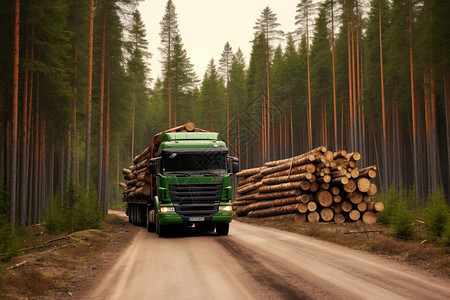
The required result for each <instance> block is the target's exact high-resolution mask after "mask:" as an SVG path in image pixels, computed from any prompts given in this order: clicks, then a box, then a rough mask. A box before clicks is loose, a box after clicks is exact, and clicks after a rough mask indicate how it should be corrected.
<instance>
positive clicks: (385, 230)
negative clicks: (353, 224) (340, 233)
mask: <svg viewBox="0 0 450 300" xmlns="http://www.w3.org/2000/svg"><path fill="white" fill-rule="evenodd" d="M390 231H393V230H392V229H380V230H363V231H347V232H344V234H362V233H370V232H377V233H383V232H390Z"/></svg>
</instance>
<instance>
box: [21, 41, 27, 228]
mask: <svg viewBox="0 0 450 300" xmlns="http://www.w3.org/2000/svg"><path fill="white" fill-rule="evenodd" d="M28 47H29V46H28V45H25V59H28ZM24 73H25V77H24V79H23V94H22V125H21V129H22V133H21V147H20V149H21V155H20V177H19V178H20V194H19V196H20V226H22V227H25V226H26V222H27V208H28V207H27V196H28V195H27V192H28V191H27V187H28V182H27V179H28V177H27V176H26V174H27V155H28V154H27V128H28V126H27V125H28V124H27V121H28V68H26V67H25V69H24Z"/></svg>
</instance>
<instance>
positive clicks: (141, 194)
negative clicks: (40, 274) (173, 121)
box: [119, 122, 208, 201]
mask: <svg viewBox="0 0 450 300" xmlns="http://www.w3.org/2000/svg"><path fill="white" fill-rule="evenodd" d="M176 132H208V131H207V130H204V129H201V128H196V127H195V124H194V123H192V122H187V123H186V124H184V125H180V126H176V127H173V128H170V129H168V130H165V131H163V132H160V133H158V134H156V135H155V136H153V138H152V143H151V145H150V146H148V147H147V148H145V150H144V151H142V152H141V153H140V154H139V155H137V156H136V157H135V158H134V159H133V164H132V165H131V166H129V167H128V168H124V169H122V173H123V175H124V179H125V182H120V183H119V185H120V187H121V188H122V189H123V200H124V201H128V200H131V199H133V200H142V199H144V198H145V197H148V196H150V195H151V186H152V185H151V182H152V177H151V175H150V170H149V168H148V167H149V166H150V159H151V158H153V157H157V156H158V150H159V146H160V144H161V140H162V136H163V134H164V133H176Z"/></svg>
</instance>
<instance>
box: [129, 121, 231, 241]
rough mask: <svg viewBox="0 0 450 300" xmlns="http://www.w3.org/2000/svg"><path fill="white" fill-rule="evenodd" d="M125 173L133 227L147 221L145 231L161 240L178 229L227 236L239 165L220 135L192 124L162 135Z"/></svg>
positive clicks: (135, 159) (152, 142) (130, 219)
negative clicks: (175, 227)
mask: <svg viewBox="0 0 450 300" xmlns="http://www.w3.org/2000/svg"><path fill="white" fill-rule="evenodd" d="M124 170H127V171H123V173H124V175H125V179H126V180H127V179H128V181H127V183H126V188H125V192H124V198H123V201H125V202H127V215H128V218H129V221H130V223H132V224H135V225H137V224H142V225H143V224H145V223H146V224H147V231H148V232H156V233H157V234H158V235H159V236H160V237H161V236H165V235H166V234H167V230H168V227H174V226H180V225H188V226H192V225H194V226H195V227H198V228H200V229H202V230H204V231H214V230H216V232H217V235H227V234H228V230H229V224H230V222H231V220H232V203H231V201H232V194H233V190H232V180H233V179H234V176H233V174H235V173H237V172H238V171H239V165H238V159H237V158H235V157H231V156H228V149H227V147H226V144H225V143H224V142H223V141H221V140H220V136H219V134H218V133H217V132H208V131H206V130H203V129H200V128H196V127H195V125H194V123H192V122H188V123H186V124H185V125H182V126H178V127H174V128H171V129H168V130H166V131H163V132H160V133H158V134H156V135H155V136H153V138H152V141H151V145H150V146H149V147H147V148H146V149H145V150H144V151H143V152H142V153H141V154H140V155H138V156H136V157H135V158H134V160H133V165H132V166H131V167H130V168H129V169H124ZM130 178H131V179H132V180H129V179H130ZM138 178H140V179H144V180H143V181H142V180H141V181H139V180H138ZM139 182H141V183H140V184H139ZM133 184H135V185H136V186H134V187H133ZM121 185H123V184H121ZM138 186H139V187H138Z"/></svg>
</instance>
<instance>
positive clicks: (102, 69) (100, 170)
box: [97, 0, 106, 203]
mask: <svg viewBox="0 0 450 300" xmlns="http://www.w3.org/2000/svg"><path fill="white" fill-rule="evenodd" d="M101 51H102V54H101V63H100V95H99V130H98V181H97V189H98V201H99V202H100V203H103V201H104V199H103V188H102V184H103V106H104V105H103V102H104V95H105V51H106V0H103V28H102V50H101Z"/></svg>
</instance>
